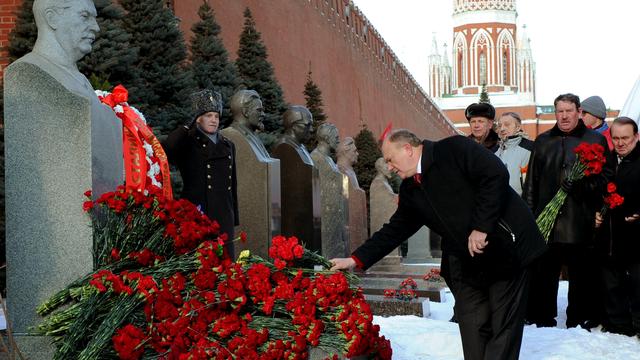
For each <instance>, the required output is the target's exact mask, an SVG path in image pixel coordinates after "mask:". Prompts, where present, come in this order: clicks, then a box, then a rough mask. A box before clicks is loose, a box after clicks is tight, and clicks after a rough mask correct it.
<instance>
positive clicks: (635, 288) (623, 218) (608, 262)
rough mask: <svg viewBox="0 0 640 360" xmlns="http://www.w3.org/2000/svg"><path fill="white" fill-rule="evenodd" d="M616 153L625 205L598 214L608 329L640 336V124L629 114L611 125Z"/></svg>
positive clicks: (619, 190) (618, 189)
mask: <svg viewBox="0 0 640 360" xmlns="http://www.w3.org/2000/svg"><path fill="white" fill-rule="evenodd" d="M611 138H612V142H613V146H614V150H615V152H614V154H615V155H616V158H617V160H618V161H617V162H616V174H615V179H614V180H613V181H614V184H615V185H616V193H618V194H619V195H620V196H622V197H623V198H624V202H623V203H622V205H620V206H618V207H615V208H613V209H611V210H609V211H607V213H606V215H605V219H604V224H602V221H603V219H602V217H601V216H600V214H599V213H598V214H597V216H596V219H597V225H598V226H599V227H600V229H599V233H598V235H599V236H598V250H599V252H600V255H601V259H599V261H598V265H599V266H600V267H601V272H602V280H603V281H604V288H605V294H604V295H605V296H604V299H605V310H606V317H605V322H604V327H605V330H607V331H610V332H614V333H619V334H624V335H640V241H638V238H640V186H639V185H640V146H638V125H637V124H636V122H635V121H633V120H632V119H630V118H628V117H620V118H617V119H615V120H614V121H613V123H612V124H611Z"/></svg>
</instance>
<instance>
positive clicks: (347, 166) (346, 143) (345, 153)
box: [336, 137, 360, 189]
mask: <svg viewBox="0 0 640 360" xmlns="http://www.w3.org/2000/svg"><path fill="white" fill-rule="evenodd" d="M336 157H337V158H338V169H340V171H341V172H342V173H343V174H345V175H347V177H348V178H349V182H350V183H351V186H352V187H354V188H356V189H360V185H359V184H358V177H357V176H356V172H355V171H354V170H353V164H355V163H356V162H357V161H358V149H356V143H355V141H354V140H353V138H352V137H346V138H344V139H342V141H341V142H340V144H339V145H338V149H337V154H336Z"/></svg>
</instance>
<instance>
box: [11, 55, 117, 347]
mask: <svg viewBox="0 0 640 360" xmlns="http://www.w3.org/2000/svg"><path fill="white" fill-rule="evenodd" d="M85 80H86V79H85ZM4 81H5V83H4V91H5V92H4V101H5V103H4V106H5V108H4V110H5V141H6V145H5V146H6V185H5V186H6V214H7V218H6V223H7V306H8V315H9V317H10V320H11V321H12V323H13V331H14V334H15V336H16V341H17V342H18V344H19V345H20V346H21V349H22V350H23V352H24V353H26V355H27V356H28V357H29V358H30V359H50V358H51V354H50V351H51V348H49V347H48V345H47V339H46V338H39V337H33V336H26V335H27V334H28V328H29V327H31V326H34V325H36V324H37V323H38V322H39V321H40V318H39V316H38V315H37V314H36V312H35V308H36V307H37V306H38V305H39V304H40V303H41V302H43V301H44V300H46V299H47V298H48V297H50V296H51V295H53V294H54V293H55V292H57V291H58V290H61V289H63V288H64V287H65V286H66V285H68V284H69V283H71V282H72V281H74V280H76V279H77V278H78V277H80V276H83V275H85V274H87V273H89V272H91V271H92V270H93V260H92V245H93V240H92V238H93V237H92V228H91V223H90V219H89V216H88V215H87V214H86V213H84V212H83V210H82V203H83V201H84V200H85V198H84V196H83V194H84V192H85V191H86V190H89V189H93V195H94V198H95V197H98V196H100V195H101V194H102V193H103V192H106V191H112V190H115V188H116V186H117V185H120V184H122V182H123V166H122V125H121V122H120V120H118V119H117V118H116V116H115V114H114V113H113V111H111V109H109V108H107V107H106V106H104V105H102V104H100V102H99V100H98V98H97V97H96V96H95V94H94V93H93V91H92V90H91V89H87V88H85V89H83V90H85V92H84V93H79V92H78V91H73V92H72V91H69V90H68V88H67V87H66V86H65V85H63V84H62V83H61V82H59V81H58V80H57V79H56V78H54V77H53V76H52V75H50V74H49V73H48V72H46V71H44V70H42V69H41V68H40V67H38V66H36V65H34V64H31V63H28V62H20V61H18V62H15V63H14V64H12V65H11V66H9V67H8V68H7V70H6V71H5V75H4ZM87 84H88V82H87ZM89 87H90V86H89ZM76 90H77V89H76Z"/></svg>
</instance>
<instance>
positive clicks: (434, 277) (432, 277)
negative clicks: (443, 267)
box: [422, 268, 444, 282]
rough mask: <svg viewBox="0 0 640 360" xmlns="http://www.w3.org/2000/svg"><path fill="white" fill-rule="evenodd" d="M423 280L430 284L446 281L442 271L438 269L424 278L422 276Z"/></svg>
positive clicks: (432, 270)
mask: <svg viewBox="0 0 640 360" xmlns="http://www.w3.org/2000/svg"><path fill="white" fill-rule="evenodd" d="M422 280H424V281H428V282H444V279H443V278H442V276H441V275H440V269H436V268H433V269H431V270H429V272H427V273H426V274H424V276H422Z"/></svg>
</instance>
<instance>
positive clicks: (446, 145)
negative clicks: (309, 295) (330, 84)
mask: <svg viewBox="0 0 640 360" xmlns="http://www.w3.org/2000/svg"><path fill="white" fill-rule="evenodd" d="M382 153H383V156H384V159H385V160H386V162H387V164H388V166H389V169H390V170H392V171H394V172H395V173H397V174H398V175H399V176H400V177H401V178H403V179H404V180H403V182H402V185H401V186H400V194H399V196H400V200H399V204H398V209H397V210H396V212H395V213H394V215H393V216H392V217H391V219H390V220H389V222H388V223H387V224H385V225H384V226H383V227H382V229H380V230H379V231H378V232H376V233H375V234H373V235H372V237H371V238H370V239H369V240H368V241H367V242H365V243H364V244H363V245H362V246H360V247H359V248H358V249H356V250H355V251H354V252H353V254H352V256H351V257H350V258H339V259H332V260H331V262H332V263H333V265H334V266H333V267H332V269H334V270H337V269H351V268H354V267H356V266H358V267H360V268H362V269H367V268H369V267H370V266H372V265H373V264H375V263H376V262H377V261H378V260H380V259H382V258H383V257H384V256H385V255H386V254H388V253H390V252H391V251H392V250H393V249H394V248H396V247H397V246H398V245H400V244H401V243H402V242H403V241H404V240H406V239H407V238H409V237H410V236H411V235H413V234H414V233H415V232H416V231H417V230H418V229H419V228H420V227H422V226H423V225H426V226H428V227H429V228H430V229H432V230H433V231H435V232H437V233H438V234H440V235H441V236H442V251H443V255H442V274H443V276H444V277H445V280H446V281H447V284H448V285H449V287H450V288H451V290H452V292H453V295H454V296H455V298H456V305H455V313H456V316H457V319H458V324H459V327H460V334H461V337H462V346H463V350H464V356H465V359H517V358H518V356H519V352H520V345H521V341H522V331H523V327H524V315H525V308H526V299H527V289H528V278H529V275H528V265H529V264H531V262H532V261H533V260H534V259H536V258H537V257H538V256H540V255H541V254H542V253H543V252H544V250H545V245H544V241H543V239H542V235H541V234H540V232H539V230H538V228H537V226H536V223H535V221H534V218H533V215H532V214H531V211H530V210H529V209H528V208H527V206H526V204H525V203H524V202H523V201H522V199H521V198H520V197H519V196H518V195H517V194H516V193H515V192H514V191H513V189H511V187H510V186H509V174H508V173H507V170H506V168H505V167H504V165H503V164H502V163H501V162H500V159H498V158H497V157H496V156H494V155H493V154H492V153H491V152H490V151H488V150H487V149H485V148H484V147H483V146H482V145H479V144H477V143H476V142H474V141H472V140H470V139H468V138H465V137H462V136H454V137H450V138H446V139H444V140H440V141H437V142H431V141H420V140H419V139H418V138H417V137H416V136H415V135H414V134H412V133H411V132H409V131H407V130H395V131H394V132H392V133H391V135H390V136H389V137H387V138H386V139H385V140H384V142H383V144H382Z"/></svg>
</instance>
